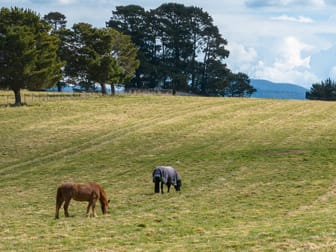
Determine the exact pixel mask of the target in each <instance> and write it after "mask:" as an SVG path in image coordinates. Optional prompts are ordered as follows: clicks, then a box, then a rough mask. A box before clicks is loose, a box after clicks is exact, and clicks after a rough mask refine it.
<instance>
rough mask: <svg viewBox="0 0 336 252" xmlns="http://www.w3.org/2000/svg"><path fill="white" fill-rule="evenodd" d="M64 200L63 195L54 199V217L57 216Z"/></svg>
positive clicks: (56, 217)
mask: <svg viewBox="0 0 336 252" xmlns="http://www.w3.org/2000/svg"><path fill="white" fill-rule="evenodd" d="M63 202H64V199H63V197H59V198H57V199H56V213H55V219H58V218H59V210H60V208H61V206H62V204H63Z"/></svg>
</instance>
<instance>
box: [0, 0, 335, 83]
mask: <svg viewBox="0 0 336 252" xmlns="http://www.w3.org/2000/svg"><path fill="white" fill-rule="evenodd" d="M167 2H176V3H181V4H184V5H186V6H198V7H201V8H203V10H204V11H207V12H208V13H209V14H210V15H211V16H212V17H213V18H214V23H215V25H216V26H218V28H219V30H220V32H221V34H222V36H223V37H224V38H225V39H227V40H228V43H229V44H228V49H229V51H230V56H229V58H228V59H227V61H226V62H227V64H228V65H229V68H230V69H231V70H232V71H234V72H244V73H247V74H248V75H249V76H250V78H260V79H267V80H270V81H274V82H287V83H295V84H298V85H301V86H304V87H306V88H309V87H310V86H311V84H313V83H315V82H320V81H322V80H325V79H326V78H328V77H330V78H332V79H334V80H336V0H223V1H218V0H203V1H201V0H194V1H191V0H182V1H160V0H156V1H153V0H142V1H137V0H133V1H127V0H51V1H49V0H21V1H19V0H11V1H8V0H0V6H1V7H11V6H18V7H23V8H30V9H32V10H34V11H36V12H37V13H39V14H40V15H41V16H43V15H45V14H47V13H48V12H51V11H59V12H61V13H63V14H64V15H65V16H66V17H67V20H68V26H69V27H70V26H71V25H72V24H73V23H76V22H87V23H90V24H92V25H94V26H96V27H103V26H104V25H105V21H108V20H109V18H110V17H111V14H112V10H115V7H116V6H119V5H128V4H136V5H140V6H142V7H144V8H145V9H147V10H148V9H154V8H156V7H158V6H160V5H161V4H162V3H167Z"/></svg>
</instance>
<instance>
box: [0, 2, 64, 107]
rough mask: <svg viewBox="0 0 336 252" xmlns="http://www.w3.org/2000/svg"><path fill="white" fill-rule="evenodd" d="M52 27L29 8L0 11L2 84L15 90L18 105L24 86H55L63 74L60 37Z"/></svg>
mask: <svg viewBox="0 0 336 252" xmlns="http://www.w3.org/2000/svg"><path fill="white" fill-rule="evenodd" d="M50 29H51V27H50V26H49V25H48V24H47V23H45V22H43V21H42V20H41V19H40V17H39V16H38V15H37V14H36V13H35V12H33V11H31V10H29V9H20V8H16V7H15V8H11V9H8V8H2V9H1V11H0V34H1V36H0V73H1V78H0V87H2V88H9V89H11V90H13V92H14V95H15V104H16V105H20V104H21V103H22V102H21V93H20V91H21V89H23V88H29V89H40V88H46V87H52V86H54V85H55V84H56V83H57V82H58V80H59V79H60V78H61V66H62V63H60V62H59V61H58V58H57V49H58V46H59V40H58V38H57V36H55V35H52V34H50Z"/></svg>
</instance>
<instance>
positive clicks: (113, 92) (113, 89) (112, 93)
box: [111, 84, 115, 96]
mask: <svg viewBox="0 0 336 252" xmlns="http://www.w3.org/2000/svg"><path fill="white" fill-rule="evenodd" d="M111 95H113V96H114V95H115V87H114V84H111Z"/></svg>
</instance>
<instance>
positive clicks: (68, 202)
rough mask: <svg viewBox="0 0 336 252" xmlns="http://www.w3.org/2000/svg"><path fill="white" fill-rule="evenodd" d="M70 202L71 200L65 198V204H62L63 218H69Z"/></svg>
mask: <svg viewBox="0 0 336 252" xmlns="http://www.w3.org/2000/svg"><path fill="white" fill-rule="evenodd" d="M70 200H71V198H66V199H65V203H64V215H65V217H69V212H68V208H69V204H70Z"/></svg>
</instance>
